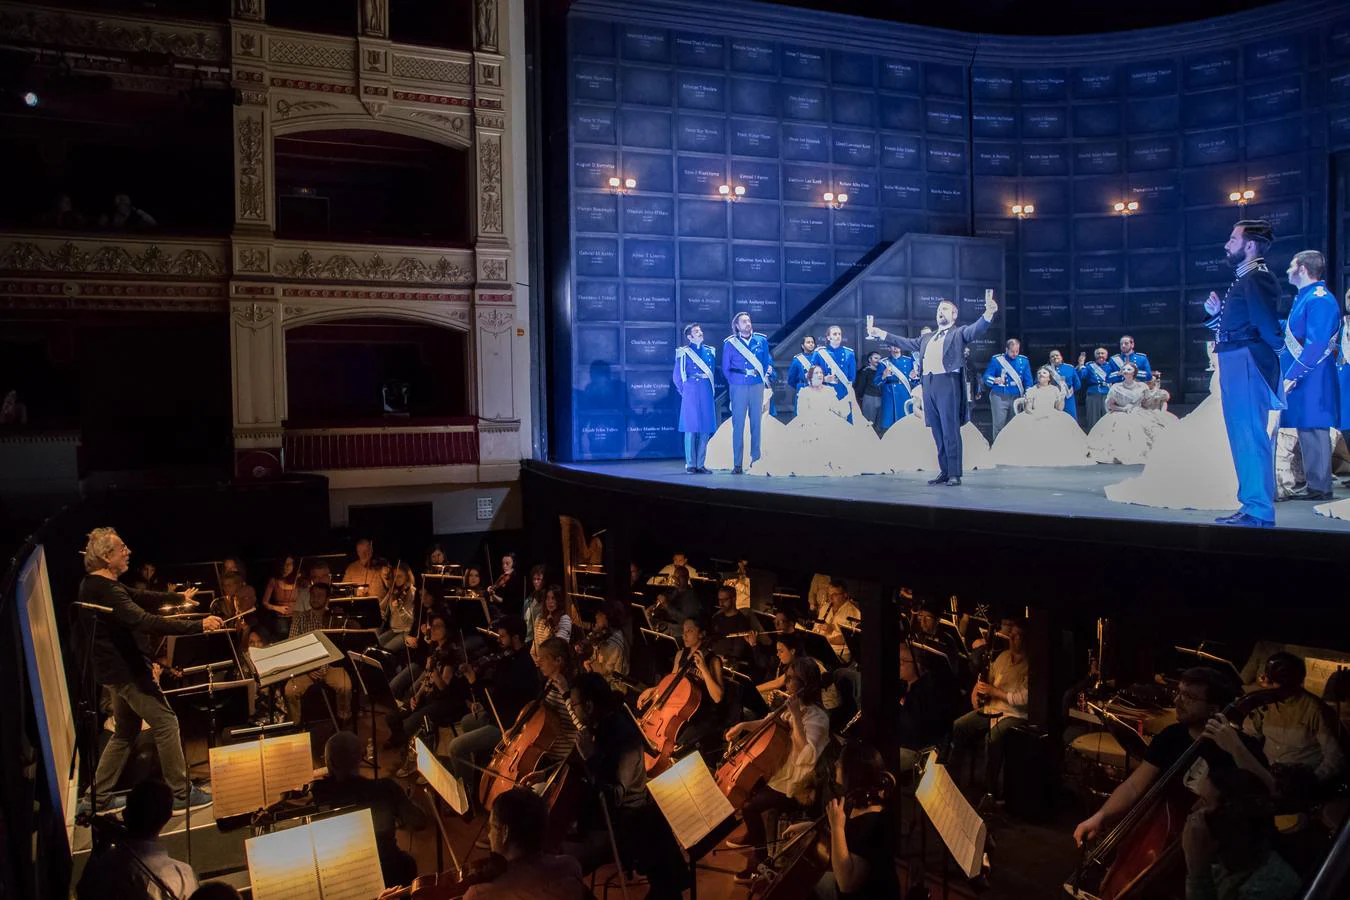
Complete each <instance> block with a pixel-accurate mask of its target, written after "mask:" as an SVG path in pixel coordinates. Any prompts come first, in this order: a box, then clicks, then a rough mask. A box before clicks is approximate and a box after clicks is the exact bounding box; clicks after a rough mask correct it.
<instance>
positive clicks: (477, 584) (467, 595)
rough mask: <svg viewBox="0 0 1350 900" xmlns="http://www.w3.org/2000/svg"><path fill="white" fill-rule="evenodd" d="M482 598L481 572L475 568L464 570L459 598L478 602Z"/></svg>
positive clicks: (470, 567)
mask: <svg viewBox="0 0 1350 900" xmlns="http://www.w3.org/2000/svg"><path fill="white" fill-rule="evenodd" d="M482 597H483V572H482V570H480V569H479V568H478V567H477V566H469V567H467V568H465V570H464V586H463V587H461V588H460V589H459V598H460V599H463V600H479V599H481V598H482Z"/></svg>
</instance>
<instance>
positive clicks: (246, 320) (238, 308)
mask: <svg viewBox="0 0 1350 900" xmlns="http://www.w3.org/2000/svg"><path fill="white" fill-rule="evenodd" d="M275 315H276V307H275V306H274V305H273V304H271V303H232V304H230V316H231V317H232V318H233V319H234V320H235V321H236V322H238V323H240V324H241V325H243V326H244V327H245V328H253V329H256V328H261V327H263V326H264V325H266V324H267V323H268V322H271V321H272V317H273V316H275Z"/></svg>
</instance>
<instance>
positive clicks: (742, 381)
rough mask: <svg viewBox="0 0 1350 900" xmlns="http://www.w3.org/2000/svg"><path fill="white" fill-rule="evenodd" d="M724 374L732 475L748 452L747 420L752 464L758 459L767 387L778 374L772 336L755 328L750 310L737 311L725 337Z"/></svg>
mask: <svg viewBox="0 0 1350 900" xmlns="http://www.w3.org/2000/svg"><path fill="white" fill-rule="evenodd" d="M722 374H723V375H724V376H726V379H727V387H728V390H729V392H730V394H731V448H732V449H731V458H732V464H733V468H732V470H731V471H732V474H733V475H740V474H741V473H742V472H744V471H745V469H744V468H743V463H744V459H743V457H744V455H745V423H746V420H747V419H749V421H750V464H751V465H754V464H755V462H757V461H758V460H759V450H760V446H759V430H760V429H759V423H760V417H761V416H762V415H763V414H764V410H765V409H766V408H767V406H768V401H769V398H768V395H767V393H766V388H767V387H768V386H769V385H770V384H772V383H773V381H774V380H775V378H776V376H775V375H774V371H773V357H771V356H770V355H769V339H768V338H766V337H765V336H764V335H762V334H760V333H759V332H758V331H755V326H754V323H752V322H751V321H750V314H749V313H744V312H741V313H736V315H735V316H733V317H732V319H731V334H729V335H728V336H727V337H726V338H724V339H723V340H722Z"/></svg>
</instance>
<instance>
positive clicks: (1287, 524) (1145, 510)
mask: <svg viewBox="0 0 1350 900" xmlns="http://www.w3.org/2000/svg"><path fill="white" fill-rule="evenodd" d="M555 465H557V466H558V467H559V468H563V469H567V470H571V471H574V472H578V473H585V474H588V475H592V476H594V475H602V476H606V477H608V478H613V479H620V480H621V481H626V482H633V484H632V485H631V486H632V487H634V488H639V487H642V488H645V489H648V490H650V489H653V488H656V489H658V490H659V489H660V488H662V487H664V486H670V487H674V488H677V489H679V490H680V492H681V493H685V492H686V491H692V492H694V493H695V494H697V493H700V492H706V494H707V497H706V500H707V501H708V502H717V501H718V500H719V499H722V498H719V497H718V496H717V494H718V492H721V491H728V490H730V491H735V492H737V493H738V494H741V495H744V493H746V492H749V493H760V494H770V495H777V496H778V497H780V498H782V499H789V498H793V497H798V498H803V499H806V498H809V499H810V500H812V501H819V500H821V499H830V500H837V501H842V502H844V503H850V502H857V503H868V504H878V503H879V504H890V505H893V506H898V507H910V508H915V507H918V508H922V507H931V508H941V509H943V510H948V511H951V510H961V511H967V512H984V513H1006V514H1009V515H1012V516H1026V515H1032V516H1051V517H1055V518H1066V519H1082V520H1097V521H1106V522H1117V523H1126V522H1152V523H1162V524H1167V525H1183V526H1184V525H1192V526H1208V527H1211V528H1215V529H1220V528H1222V529H1223V530H1225V531H1232V530H1237V529H1231V528H1228V527H1226V526H1218V525H1215V524H1214V519H1215V518H1216V517H1217V516H1220V515H1226V513H1225V512H1222V511H1217V512H1216V511H1214V510H1189V509H1156V508H1153V507H1148V506H1135V505H1133V504H1129V503H1115V502H1113V501H1111V500H1108V499H1106V493H1105V488H1106V486H1107V485H1108V484H1114V483H1116V482H1119V481H1124V480H1125V479H1126V478H1132V477H1134V476H1136V475H1138V474H1139V473H1140V472H1142V471H1143V468H1144V467H1143V466H1142V465H1140V466H1118V465H1117V466H1104V465H1096V466H1080V467H1075V468H1060V469H1039V468H1015V467H1003V468H997V469H990V470H984V471H974V472H969V473H967V474H966V475H965V476H964V478H963V479H962V484H961V486H960V487H955V488H949V487H941V486H937V487H930V486H929V485H928V484H927V481H928V479H929V478H931V477H932V473H926V472H912V473H904V474H897V475H861V476H858V477H854V478H820V477H797V476H793V477H789V478H776V477H765V476H757V475H731V474H728V473H716V472H715V473H713V474H711V475H689V474H687V473H686V472H685V471H684V464H683V462H682V461H680V460H638V461H622V462H597V463H555ZM1347 496H1350V490H1348V489H1346V488H1342V487H1339V485H1338V486H1337V490H1336V499H1338V500H1339V499H1342V498H1344V497H1347ZM691 499H703V498H698V497H696V496H695V497H693V498H691ZM1316 505H1317V504H1314V503H1309V502H1306V501H1298V500H1291V501H1288V502H1285V503H1278V504H1276V507H1275V520H1276V521H1275V524H1276V529H1277V530H1278V531H1285V532H1288V531H1306V532H1318V533H1322V534H1343V535H1350V522H1347V521H1342V520H1339V519H1330V518H1327V517H1325V516H1319V515H1317V514H1316V513H1315V512H1313V507H1314V506H1316ZM1243 530H1246V529H1243Z"/></svg>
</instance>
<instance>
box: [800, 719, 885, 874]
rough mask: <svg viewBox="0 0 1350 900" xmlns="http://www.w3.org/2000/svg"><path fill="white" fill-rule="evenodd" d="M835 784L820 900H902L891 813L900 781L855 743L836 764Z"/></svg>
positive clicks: (829, 807) (874, 754) (867, 749)
mask: <svg viewBox="0 0 1350 900" xmlns="http://www.w3.org/2000/svg"><path fill="white" fill-rule="evenodd" d="M834 781H835V785H834V798H833V799H831V800H830V801H829V803H828V804H827V805H826V807H825V814H826V820H827V821H828V822H829V823H830V837H829V845H830V871H829V872H827V873H826V874H825V876H824V877H823V878H821V880H820V882H819V883H818V884H817V885H816V890H815V896H816V898H817V900H844V898H853V897H858V898H882V897H899V896H900V879H899V878H898V877H897V876H896V873H895V849H896V835H895V831H894V822H895V818H894V817H893V816H892V815H891V814H890V813H889V812H888V811H887V810H886V801H887V800H888V799H889V797H890V793H891V791H893V790H894V788H895V779H894V778H893V777H892V776H891V774H890V773H889V772H887V771H886V765H885V763H884V762H883V761H882V759H881V754H880V753H878V752H877V750H876V748H874V747H870V746H868V745H866V744H863V743H860V742H858V741H849V742H848V743H847V744H845V745H844V749H843V751H842V752H841V753H840V754H839V761H838V762H836V763H835V764H834Z"/></svg>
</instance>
